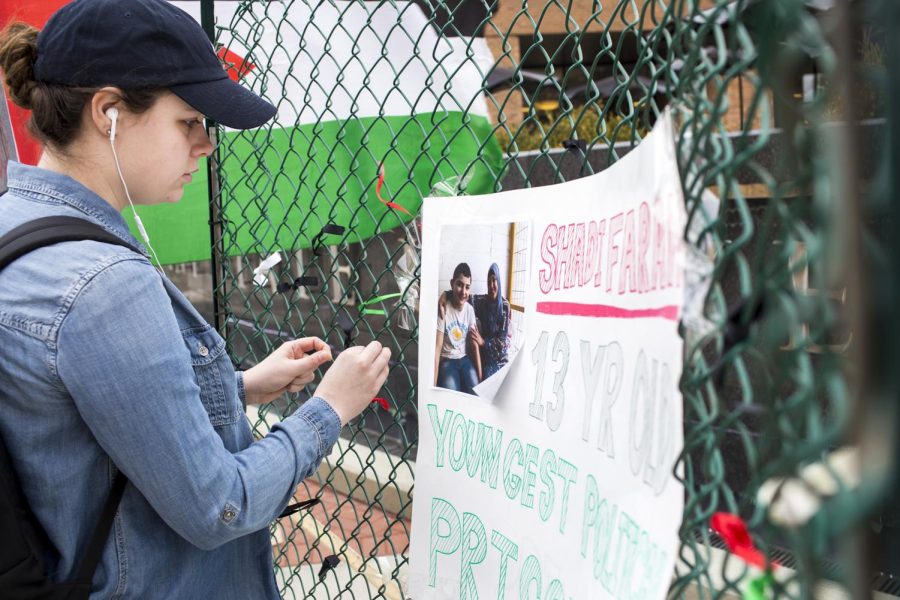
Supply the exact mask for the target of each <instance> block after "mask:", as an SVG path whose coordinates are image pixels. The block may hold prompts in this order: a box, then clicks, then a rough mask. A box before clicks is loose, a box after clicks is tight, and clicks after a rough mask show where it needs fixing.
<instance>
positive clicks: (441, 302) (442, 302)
mask: <svg viewBox="0 0 900 600" xmlns="http://www.w3.org/2000/svg"><path fill="white" fill-rule="evenodd" d="M445 312H447V292H441V295H440V296H438V319H439V320H440V319H443V318H444V313H445Z"/></svg>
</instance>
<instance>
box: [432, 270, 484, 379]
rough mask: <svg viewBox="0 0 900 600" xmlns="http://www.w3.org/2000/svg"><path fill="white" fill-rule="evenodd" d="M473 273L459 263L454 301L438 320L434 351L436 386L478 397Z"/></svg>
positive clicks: (452, 287)
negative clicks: (471, 291)
mask: <svg viewBox="0 0 900 600" xmlns="http://www.w3.org/2000/svg"><path fill="white" fill-rule="evenodd" d="M471 285H472V271H471V270H470V269H469V265H467V264H466V263H459V264H458V265H456V269H454V271H453V279H451V280H450V294H451V298H450V302H448V303H447V306H446V308H445V310H444V314H443V316H441V317H438V322H437V340H436V342H435V349H434V384H435V385H436V386H437V387H442V388H445V389H448V390H455V391H458V392H463V393H464V394H473V395H474V394H475V392H474V390H473V388H474V387H475V386H476V385H477V384H478V373H477V372H476V370H475V364H474V363H473V361H472V359H471V358H470V354H474V353H475V352H477V349H476V348H474V346H473V342H472V341H471V336H470V335H469V333H470V331H473V330H474V329H475V309H473V308H472V305H471V304H469V303H468V299H469V288H470V287H471Z"/></svg>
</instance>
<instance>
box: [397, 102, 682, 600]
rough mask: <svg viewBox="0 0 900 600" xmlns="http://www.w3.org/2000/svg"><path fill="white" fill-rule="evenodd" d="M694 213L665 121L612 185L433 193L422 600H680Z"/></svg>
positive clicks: (426, 306)
mask: <svg viewBox="0 0 900 600" xmlns="http://www.w3.org/2000/svg"><path fill="white" fill-rule="evenodd" d="M685 219H686V216H685V211H684V201H683V198H682V194H681V187H680V182H679V177H678V172H677V167H676V162H675V156H674V146H673V140H672V133H671V124H670V120H669V118H668V117H666V118H663V119H661V120H660V122H659V123H658V124H657V126H656V128H655V129H654V131H653V133H652V134H651V135H650V136H648V137H647V138H646V139H645V140H644V141H643V142H642V143H641V144H640V146H639V147H638V148H636V149H635V150H634V151H632V152H631V153H630V154H628V155H627V156H626V157H625V158H623V159H622V160H620V161H619V162H617V163H616V164H615V165H614V166H612V167H611V168H609V169H607V170H605V171H603V172H602V173H599V174H597V175H594V176H591V177H585V178H582V179H579V180H576V181H572V182H568V183H564V184H560V185H554V186H547V187H540V188H533V189H525V190H515V191H510V192H503V193H499V194H494V195H489V196H477V197H462V198H450V199H448V198H434V199H427V200H426V201H425V205H424V219H423V221H424V237H423V242H424V245H423V250H422V278H421V280H422V296H421V313H420V318H419V324H420V332H421V333H420V347H419V364H420V371H419V373H420V375H419V377H420V380H419V432H420V434H419V452H418V458H417V461H416V465H417V467H416V486H415V490H414V503H413V525H412V536H411V537H412V539H411V551H410V578H409V590H408V596H409V597H410V598H412V600H424V599H426V598H470V599H474V598H498V599H504V598H506V599H511V600H512V599H525V598H541V599H542V600H562V599H567V600H568V599H570V598H571V599H578V598H590V599H600V598H622V599H624V598H663V597H664V596H665V592H666V590H667V589H668V586H669V583H670V580H671V577H672V573H673V566H674V562H675V555H676V551H677V549H678V547H679V541H678V529H679V526H680V524H681V518H682V509H683V487H682V485H681V484H680V483H679V481H678V480H677V479H676V478H675V476H674V475H673V468H674V464H675V460H676V458H677V456H678V454H679V452H680V451H681V448H682V443H683V440H682V403H681V395H680V393H679V391H678V382H679V378H680V376H681V369H682V340H681V338H680V337H679V335H678V321H679V317H680V314H681V310H682V308H681V307H682V304H683V300H684V292H683V285H684V246H683V242H682V235H683V231H684V226H685ZM460 265H465V267H461V266H460ZM504 324H506V326H505V327H504ZM476 363H480V364H476ZM473 371H474V373H473Z"/></svg>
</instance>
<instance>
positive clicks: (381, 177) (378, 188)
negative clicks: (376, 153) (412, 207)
mask: <svg viewBox="0 0 900 600" xmlns="http://www.w3.org/2000/svg"><path fill="white" fill-rule="evenodd" d="M383 185H384V163H379V165H378V183H376V184H375V195H376V196H378V200H379V201H380V202H381V203H382V204H385V205H387V206H389V207H391V208H396V209H397V210H402V211H403V212H405V213H406V214H408V215H409V216H412V213H411V212H409V211H408V210H406V209H405V208H403V207H402V206H400V205H399V204H397V203H396V202H394V201H393V200H385V199H384V198H382V197H381V186H383Z"/></svg>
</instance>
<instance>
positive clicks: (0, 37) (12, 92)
mask: <svg viewBox="0 0 900 600" xmlns="http://www.w3.org/2000/svg"><path fill="white" fill-rule="evenodd" d="M37 36H38V30H37V29H35V28H34V27H32V26H31V25H28V24H27V23H22V22H13V23H10V24H9V25H7V26H6V27H5V28H4V29H3V31H2V32H0V70H2V71H3V74H4V80H5V82H6V88H7V89H8V90H9V96H10V98H12V101H13V102H15V103H16V104H17V105H18V106H21V107H22V108H25V109H31V108H32V101H31V95H32V92H33V91H34V89H35V88H36V87H37V85H38V83H37V81H35V79H34V63H35V61H36V60H37Z"/></svg>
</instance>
